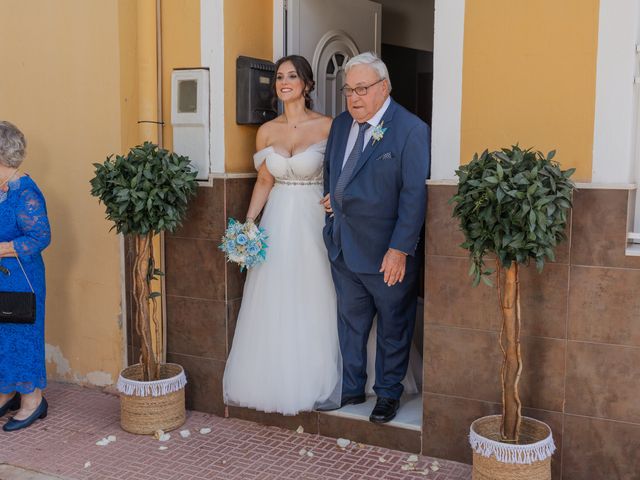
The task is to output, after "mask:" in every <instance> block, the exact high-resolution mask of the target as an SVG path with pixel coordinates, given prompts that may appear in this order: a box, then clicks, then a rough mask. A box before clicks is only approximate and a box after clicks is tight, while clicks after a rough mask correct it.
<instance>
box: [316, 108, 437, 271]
mask: <svg viewBox="0 0 640 480" xmlns="http://www.w3.org/2000/svg"><path fill="white" fill-rule="evenodd" d="M382 122H384V125H383V126H384V128H386V129H387V130H386V131H385V133H384V135H383V137H382V139H381V140H379V141H376V142H374V139H373V138H371V140H369V142H368V143H367V145H366V147H365V149H364V151H363V153H362V156H361V157H360V160H359V161H358V164H357V165H356V167H355V169H354V171H353V174H352V176H351V179H350V180H349V183H347V185H346V187H345V189H344V197H343V202H342V206H340V205H338V203H337V202H336V201H335V198H334V196H333V192H334V191H335V187H336V183H337V182H338V177H339V176H340V172H341V170H342V162H343V160H344V156H345V150H346V146H347V139H348V137H349V131H350V129H351V125H352V123H353V118H352V117H351V114H349V112H348V111H345V112H343V113H341V114H340V115H338V116H337V117H336V118H335V120H334V121H333V124H332V125H331V132H330V133H329V139H328V141H327V147H326V151H325V158H324V192H325V194H327V193H331V207H332V209H333V212H334V214H333V215H327V218H326V224H325V227H324V231H323V236H324V241H325V245H326V246H327V250H328V252H329V257H330V258H331V259H332V260H335V259H336V258H338V255H339V254H340V252H341V251H342V254H343V257H344V260H345V262H346V264H347V266H348V267H349V269H351V270H352V271H353V272H356V273H378V272H379V271H380V266H381V265H382V259H383V257H384V255H385V253H386V252H387V250H388V249H389V248H395V249H397V250H400V251H402V252H404V253H406V254H408V255H414V254H415V250H416V247H417V244H418V240H419V236H420V231H421V230H422V225H423V223H424V217H425V209H426V201H427V193H426V187H425V180H426V179H427V177H428V175H429V168H430V151H429V150H430V144H431V138H430V137H431V134H430V130H429V126H428V125H427V124H426V123H424V122H423V121H422V120H420V119H419V118H418V117H416V116H415V115H413V114H412V113H410V112H409V111H407V110H406V109H405V108H403V107H402V106H400V105H398V104H397V103H396V102H395V101H393V100H391V103H390V105H389V107H388V108H387V111H386V112H385V114H384V116H383V117H382ZM338 224H339V225H338ZM334 228H340V245H336V244H335V243H334V241H333V238H332V232H333V229H334Z"/></svg>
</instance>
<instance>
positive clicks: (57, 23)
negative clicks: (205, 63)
mask: <svg viewBox="0 0 640 480" xmlns="http://www.w3.org/2000/svg"><path fill="white" fill-rule="evenodd" d="M3 10H4V11H6V12H10V14H9V15H0V44H1V45H2V48H0V65H2V66H3V69H2V74H1V75H0V117H2V118H3V119H6V120H10V121H12V122H14V123H16V124H17V125H18V126H19V127H20V128H21V129H22V130H23V132H24V133H25V134H26V137H27V142H28V144H29V145H28V153H27V159H26V160H25V163H24V170H25V171H27V172H28V173H29V174H31V175H32V176H33V178H34V179H35V180H36V182H37V183H38V184H39V185H40V187H41V188H42V190H43V192H44V194H45V197H46V200H47V205H48V209H49V216H50V221H51V225H52V244H51V246H50V247H49V248H48V249H47V250H46V251H45V254H44V258H45V263H46V269H47V289H48V292H47V315H46V343H47V360H48V371H49V374H50V377H51V378H59V379H60V378H62V379H67V380H72V381H77V382H81V383H82V382H87V383H93V384H98V385H106V384H110V383H113V382H115V380H116V379H117V374H118V371H119V370H120V369H121V367H122V363H123V356H124V352H123V341H122V338H123V337H122V323H121V322H122V318H121V280H120V273H121V272H120V247H119V240H118V237H117V236H116V235H115V234H114V233H113V232H109V228H110V224H109V223H107V221H106V220H105V219H104V208H103V206H101V205H99V204H98V202H97V200H96V199H94V198H93V197H91V196H90V194H89V191H90V186H89V180H90V179H91V178H92V176H93V166H92V162H100V161H102V160H104V158H105V157H106V155H107V154H109V153H112V152H121V151H122V150H123V149H124V148H125V147H126V146H128V145H129V144H130V142H131V139H133V138H134V136H135V132H136V127H135V114H134V112H133V109H132V106H131V105H132V104H135V102H134V101H135V98H134V97H135V65H134V64H133V63H132V59H133V57H132V56H131V54H130V51H129V48H130V46H131V45H135V30H133V29H131V28H130V27H131V24H132V23H133V24H135V4H134V3H133V2H128V1H119V0H111V1H100V2H97V1H92V2H87V1H86V0H57V1H56V2H51V1H50V0H31V1H29V2H24V1H21V0H5V1H4V2H3Z"/></svg>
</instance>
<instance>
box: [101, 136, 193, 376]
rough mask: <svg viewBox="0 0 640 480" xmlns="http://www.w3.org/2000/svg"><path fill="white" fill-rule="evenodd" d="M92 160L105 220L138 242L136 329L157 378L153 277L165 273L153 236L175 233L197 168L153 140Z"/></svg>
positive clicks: (148, 368)
mask: <svg viewBox="0 0 640 480" xmlns="http://www.w3.org/2000/svg"><path fill="white" fill-rule="evenodd" d="M93 165H94V166H95V177H94V178H93V179H92V180H91V195H93V196H95V197H98V199H99V200H100V202H101V203H103V204H104V205H105V207H106V217H107V220H111V221H112V222H113V227H112V228H111V229H112V230H113V229H114V228H115V229H116V231H117V232H118V233H121V234H123V235H128V236H131V237H133V239H134V242H135V252H136V254H135V262H134V267H133V297H134V303H135V306H136V321H135V324H136V332H137V333H138V335H140V338H141V343H142V345H141V349H140V363H141V364H142V367H143V373H144V379H145V380H157V379H158V378H159V376H160V363H161V358H162V352H161V348H160V345H161V342H160V339H159V333H158V321H157V306H156V298H157V297H158V296H159V295H160V293H159V292H152V291H151V282H152V280H154V279H157V278H158V276H160V275H163V273H162V272H161V271H160V270H159V269H157V268H156V266H155V262H154V256H153V237H154V235H156V234H158V233H160V232H163V231H169V232H172V231H174V230H175V229H176V228H177V227H178V226H179V225H180V224H181V222H182V219H183V218H184V216H185V214H186V211H187V205H188V201H189V197H191V196H192V195H194V194H195V192H196V186H197V182H196V180H195V178H196V172H195V171H192V169H191V167H190V165H189V159H188V158H187V157H183V156H180V155H177V154H175V153H172V152H169V151H168V150H165V149H162V148H159V147H158V146H157V145H154V144H153V143H150V142H144V144H142V145H138V146H136V147H134V148H132V149H131V150H130V151H129V153H128V154H127V155H125V156H122V155H116V156H115V157H114V156H113V155H110V156H108V157H107V159H106V160H105V162H104V163H94V164H93ZM150 301H151V304H152V306H153V307H152V311H150V305H149V303H150ZM152 324H153V332H152ZM152 338H155V341H156V348H155V352H154V348H153V346H152V342H153V340H152Z"/></svg>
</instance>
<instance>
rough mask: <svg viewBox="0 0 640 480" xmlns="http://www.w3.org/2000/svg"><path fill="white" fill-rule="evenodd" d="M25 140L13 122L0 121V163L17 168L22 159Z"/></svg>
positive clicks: (25, 144) (25, 145)
mask: <svg viewBox="0 0 640 480" xmlns="http://www.w3.org/2000/svg"><path fill="white" fill-rule="evenodd" d="M26 149H27V141H26V140H25V138H24V135H23V134H22V132H21V131H20V130H18V127H16V126H15V125H14V124H13V123H10V122H5V121H0V163H1V164H2V165H4V166H5V167H9V168H18V167H19V166H20V164H21V163H22V161H23V160H24V155H25V150H26Z"/></svg>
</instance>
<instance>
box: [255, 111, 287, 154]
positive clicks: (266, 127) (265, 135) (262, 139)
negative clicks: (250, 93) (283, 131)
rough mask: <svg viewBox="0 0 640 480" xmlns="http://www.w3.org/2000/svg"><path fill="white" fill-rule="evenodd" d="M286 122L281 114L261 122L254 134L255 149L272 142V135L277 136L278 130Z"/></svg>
mask: <svg viewBox="0 0 640 480" xmlns="http://www.w3.org/2000/svg"><path fill="white" fill-rule="evenodd" d="M285 124H286V121H285V119H284V117H283V116H282V115H280V116H278V117H276V118H274V119H273V120H269V121H268V122H266V123H263V124H262V125H260V127H259V128H258V133H257V134H256V150H262V149H263V148H266V147H268V146H269V145H271V144H272V143H273V139H274V137H277V136H278V134H277V132H278V130H279V129H280V128H282V126H283V125H285Z"/></svg>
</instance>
